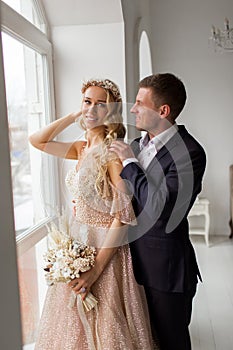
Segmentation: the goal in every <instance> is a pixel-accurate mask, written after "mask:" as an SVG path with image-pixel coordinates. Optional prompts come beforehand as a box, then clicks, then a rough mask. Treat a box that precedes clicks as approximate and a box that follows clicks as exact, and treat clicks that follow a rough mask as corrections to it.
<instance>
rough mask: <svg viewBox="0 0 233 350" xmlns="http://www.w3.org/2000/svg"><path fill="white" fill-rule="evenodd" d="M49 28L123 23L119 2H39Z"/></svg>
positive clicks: (73, 0)
mask: <svg viewBox="0 0 233 350" xmlns="http://www.w3.org/2000/svg"><path fill="white" fill-rule="evenodd" d="M41 2H42V4H43V7H44V10H45V13H46V17H47V20H48V22H49V24H50V26H66V25H79V24H99V23H119V22H123V16H122V10H121V1H120V0H85V1H84V0H41Z"/></svg>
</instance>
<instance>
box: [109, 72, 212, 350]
mask: <svg viewBox="0 0 233 350" xmlns="http://www.w3.org/2000/svg"><path fill="white" fill-rule="evenodd" d="M185 101H186V91H185V87H184V85H183V83H182V82H181V80H180V79H178V78H177V77H175V76H174V75H173V74H170V73H164V74H157V75H151V76H148V77H146V78H144V79H143V80H142V81H141V82H140V83H139V91H138V94H137V97H136V102H135V104H134V106H133V107H132V109H131V112H132V113H134V114H135V116H136V128H137V129H138V130H143V131H146V134H145V135H144V136H143V137H140V138H138V139H135V140H134V141H133V142H132V144H131V147H130V146H128V145H127V144H125V143H124V142H121V141H114V142H113V143H112V146H111V150H112V151H114V152H116V153H117V154H118V156H119V158H120V159H121V160H122V162H123V166H124V168H123V171H122V173H121V177H122V179H124V180H125V181H126V182H127V183H128V185H129V187H130V189H131V191H132V193H133V205H134V210H135V213H136V215H137V222H138V225H137V226H136V227H131V228H130V229H129V239H130V248H131V254H132V259H133V267H134V273H135V277H136V280H137V282H138V283H139V284H141V285H143V286H144V289H145V292H146V296H147V302H148V308H149V313H150V320H151V328H152V332H153V334H154V336H155V337H157V338H158V340H159V342H160V345H161V349H162V350H190V349H191V342H190V335H189V329H188V326H189V323H190V319H191V312H192V299H193V297H194V295H195V293H196V285H197V281H198V279H197V277H199V279H200V280H201V276H200V272H199V269H198V265H197V261H196V258H195V252H194V249H193V246H192V244H191V242H190V240H189V227H188V220H187V215H188V213H189V211H190V209H191V207H192V205H193V203H194V201H195V199H196V197H197V195H198V193H199V192H200V191H201V188H202V177H203V174H204V170H205V166H206V156H205V152H204V150H203V148H202V147H201V145H200V144H199V143H198V142H197V141H196V140H195V138H194V137H193V136H191V135H190V134H189V133H188V131H187V130H186V129H185V127H184V126H183V125H177V124H176V119H177V117H178V116H179V114H180V112H181V111H182V109H183V107H184V105H185Z"/></svg>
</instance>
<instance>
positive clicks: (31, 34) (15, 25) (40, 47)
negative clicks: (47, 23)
mask: <svg viewBox="0 0 233 350" xmlns="http://www.w3.org/2000/svg"><path fill="white" fill-rule="evenodd" d="M1 12H2V18H1V26H2V30H3V31H4V32H6V33H7V34H10V35H11V36H12V37H14V38H15V39H17V40H19V41H20V42H22V43H23V44H25V45H27V46H28V47H30V48H32V49H34V50H36V51H37V52H39V53H40V54H48V53H49V52H51V43H50V42H49V40H48V38H47V36H46V35H45V34H44V33H42V32H41V31H40V30H39V29H37V28H36V27H35V26H34V25H33V24H31V23H30V22H29V21H28V20H26V19H25V18H24V17H22V16H21V15H20V14H19V13H17V12H16V11H15V10H13V9H12V8H11V7H10V6H8V5H7V4H5V3H4V2H2V1H1Z"/></svg>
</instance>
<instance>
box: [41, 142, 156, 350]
mask: <svg viewBox="0 0 233 350" xmlns="http://www.w3.org/2000/svg"><path fill="white" fill-rule="evenodd" d="M104 148H105V146H104V145H99V146H96V147H95V148H94V149H93V150H92V151H91V152H90V153H88V155H87V156H86V157H85V158H84V159H83V160H82V162H81V166H80V167H79V170H78V171H76V168H75V169H72V170H71V171H70V172H68V174H67V178H66V184H67V186H68V188H69V190H70V191H71V193H72V195H73V197H74V199H75V201H76V205H77V209H76V216H75V217H74V218H73V219H72V222H71V232H72V235H73V237H74V238H76V239H78V240H80V241H82V242H83V243H85V244H88V245H91V246H95V247H97V248H98V247H101V244H102V243H103V241H104V239H105V237H106V235H107V233H108V230H109V227H110V226H111V223H112V222H113V220H114V218H115V217H117V218H118V219H120V220H121V221H122V222H124V223H128V224H133V222H134V219H135V217H134V213H133V211H132V207H131V201H130V198H129V197H128V196H127V195H126V194H125V193H122V192H121V193H120V192H119V191H117V190H116V188H114V186H113V185H112V184H111V183H110V180H109V178H108V176H106V177H105V178H104V179H103V181H102V189H103V192H102V195H101V196H100V195H99V194H98V191H97V190H96V178H97V176H98V173H99V165H100V164H104V162H106V161H107V158H108V155H107V153H106V152H104ZM104 153H106V155H105V156H102V154H104ZM100 154H101V156H100ZM91 292H92V293H93V295H94V296H95V297H96V298H97V299H98V304H97V306H96V307H95V308H93V309H92V310H90V311H87V312H86V311H84V310H83V309H82V308H81V307H80V306H78V303H75V304H74V306H73V307H72V308H70V307H68V304H69V300H70V297H71V293H72V290H71V288H70V287H68V286H67V285H66V284H64V283H58V284H55V285H52V286H50V287H48V292H47V296H46V300H45V304H44V309H43V313H42V317H41V321H40V327H39V332H38V337H37V342H36V347H35V349H36V350H55V349H56V350H142V349H143V350H144V349H145V350H151V349H158V347H157V346H155V345H154V344H152V338H151V331H150V325H149V316H148V313H147V306H146V301H145V296H144V293H143V290H142V289H141V287H140V286H138V285H137V283H136V281H135V279H134V275H133V269H132V262H131V255H130V251H129V247H128V245H127V244H126V245H124V246H121V247H119V248H118V250H117V252H116V253H115V255H114V256H113V258H112V259H111V261H110V263H109V264H108V265H107V267H106V268H105V270H104V272H103V273H102V274H101V276H100V277H99V279H98V280H97V281H96V282H95V283H94V285H93V286H92V288H91Z"/></svg>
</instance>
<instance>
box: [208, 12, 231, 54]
mask: <svg viewBox="0 0 233 350" xmlns="http://www.w3.org/2000/svg"><path fill="white" fill-rule="evenodd" d="M224 26H225V29H224V30H220V29H219V28H217V29H216V28H215V26H212V31H211V32H212V36H211V38H210V41H211V43H212V45H213V47H214V50H215V51H220V52H221V51H222V52H223V51H228V52H233V28H230V26H229V20H228V19H227V18H225V21H224Z"/></svg>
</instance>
